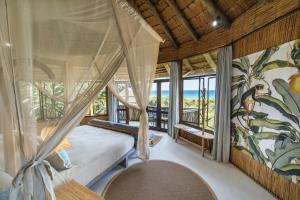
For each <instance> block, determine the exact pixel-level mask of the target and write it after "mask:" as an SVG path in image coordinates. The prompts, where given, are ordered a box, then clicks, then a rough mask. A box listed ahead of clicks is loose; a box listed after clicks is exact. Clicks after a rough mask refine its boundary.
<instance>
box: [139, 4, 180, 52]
mask: <svg viewBox="0 0 300 200" xmlns="http://www.w3.org/2000/svg"><path fill="white" fill-rule="evenodd" d="M145 2H147V5H148V6H149V8H150V10H151V11H152V13H153V15H154V16H155V17H156V18H157V20H158V22H159V24H160V25H161V27H162V28H163V30H164V32H165V34H166V35H167V37H168V39H169V40H170V42H171V43H172V45H173V46H174V47H175V48H176V49H177V48H178V47H179V45H178V43H177V42H176V39H175V37H174V35H173V34H172V32H171V30H170V28H169V27H168V25H167V24H166V23H165V22H164V21H163V20H162V17H161V15H160V14H159V11H158V9H157V8H156V6H155V3H153V1H152V0H147V1H145Z"/></svg>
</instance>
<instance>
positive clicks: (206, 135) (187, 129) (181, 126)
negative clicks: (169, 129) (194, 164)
mask: <svg viewBox="0 0 300 200" xmlns="http://www.w3.org/2000/svg"><path fill="white" fill-rule="evenodd" d="M174 127H175V128H176V133H175V142H177V140H178V137H179V130H182V131H185V132H187V133H189V134H192V135H196V136H199V137H201V140H202V156H204V151H205V150H206V149H205V147H204V142H205V141H206V142H207V147H208V148H207V149H210V142H209V140H214V138H215V136H214V135H213V134H211V133H207V132H203V131H201V130H198V129H195V128H192V127H190V126H187V125H184V124H176V125H175V126H174Z"/></svg>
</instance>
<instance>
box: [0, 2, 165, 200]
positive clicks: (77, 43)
mask: <svg viewBox="0 0 300 200" xmlns="http://www.w3.org/2000/svg"><path fill="white" fill-rule="evenodd" d="M0 25H1V26H0V109H1V112H0V113H1V114H2V115H5V117H2V116H1V118H0V170H3V171H6V172H7V173H9V174H11V175H12V176H15V178H14V181H13V183H12V190H11V194H10V199H22V200H23V199H25V200H27V199H55V195H54V192H53V187H52V182H51V181H52V180H51V177H52V172H51V167H50V165H49V163H48V162H47V161H45V160H44V159H45V158H46V157H47V156H48V155H49V154H50V153H51V152H52V151H53V150H55V148H57V147H58V146H59V145H61V143H62V141H63V139H64V138H65V137H66V136H67V135H68V133H70V132H71V130H72V129H73V128H74V127H75V126H77V125H78V123H79V122H80V121H81V119H82V118H83V117H84V115H85V114H86V111H87V109H88V107H89V105H90V103H91V102H92V101H93V99H94V98H95V97H96V96H97V94H98V93H99V92H100V91H101V90H102V89H103V88H104V87H105V86H106V85H107V84H108V82H109V81H110V80H111V79H112V77H113V75H114V74H115V73H116V72H117V70H118V69H119V67H120V66H121V65H122V66H123V65H124V66H126V68H127V70H128V77H129V79H130V82H131V85H132V86H133V88H134V89H133V92H134V96H135V99H136V102H137V105H138V107H139V109H140V110H141V112H142V113H143V115H142V116H141V127H140V131H139V136H140V137H139V145H138V152H139V155H140V157H142V158H147V157H148V156H149V155H148V148H147V142H145V139H146V137H147V136H145V135H147V123H148V122H147V113H146V112H145V109H146V105H147V103H148V102H146V101H148V98H149V93H150V87H151V82H152V80H153V75H154V69H155V65H156V62H157V56H158V49H159V43H160V42H161V41H162V40H161V38H160V37H159V36H158V35H157V33H155V32H154V31H153V30H152V29H151V27H150V26H148V25H147V24H146V23H145V21H143V19H142V18H141V17H140V16H139V15H138V14H137V13H136V12H135V11H134V9H132V8H131V7H130V6H129V5H128V3H127V2H126V1H125V0H112V1H111V0H86V1H81V0H64V1H60V0H0ZM124 63H125V64H124ZM149 85H150V86H149Z"/></svg>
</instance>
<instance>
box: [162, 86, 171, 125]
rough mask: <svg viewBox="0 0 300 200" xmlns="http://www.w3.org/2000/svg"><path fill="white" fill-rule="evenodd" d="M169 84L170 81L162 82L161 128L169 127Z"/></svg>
mask: <svg viewBox="0 0 300 200" xmlns="http://www.w3.org/2000/svg"><path fill="white" fill-rule="evenodd" d="M169 86H170V82H162V83H161V128H163V129H167V128H168V111H169Z"/></svg>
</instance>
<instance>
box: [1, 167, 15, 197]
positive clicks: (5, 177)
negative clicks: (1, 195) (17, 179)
mask: <svg viewBox="0 0 300 200" xmlns="http://www.w3.org/2000/svg"><path fill="white" fill-rule="evenodd" d="M12 180H13V178H12V177H11V176H10V175H9V174H7V173H5V172H3V171H0V192H4V191H7V190H9V188H10V185H11V182H12Z"/></svg>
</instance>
